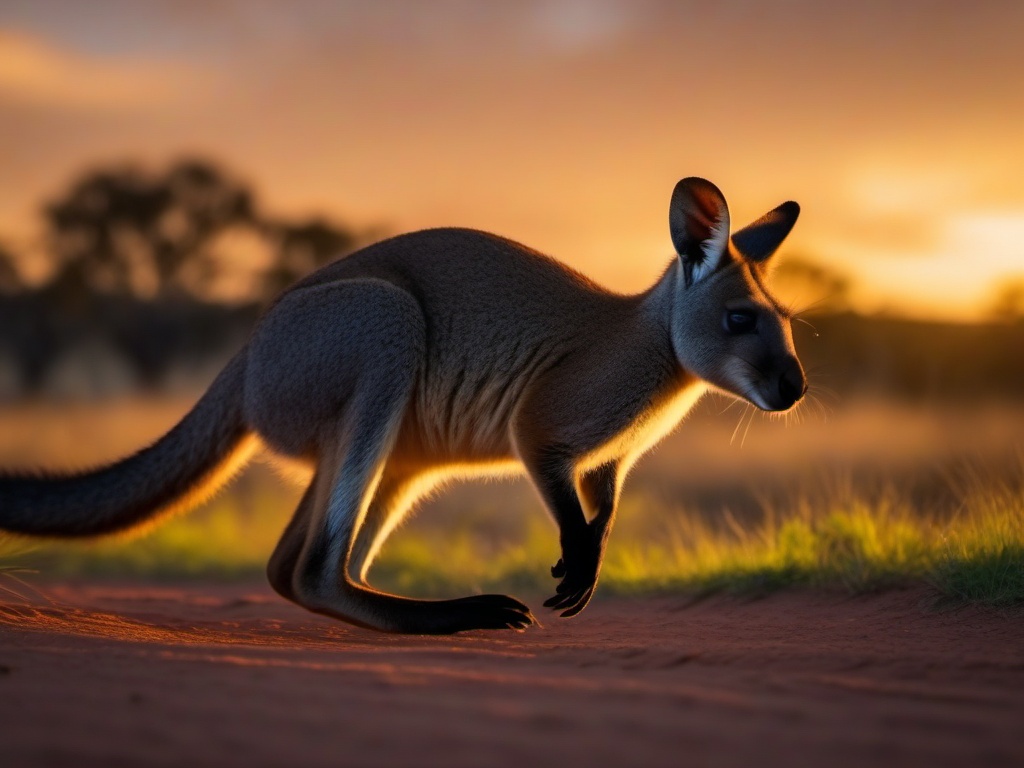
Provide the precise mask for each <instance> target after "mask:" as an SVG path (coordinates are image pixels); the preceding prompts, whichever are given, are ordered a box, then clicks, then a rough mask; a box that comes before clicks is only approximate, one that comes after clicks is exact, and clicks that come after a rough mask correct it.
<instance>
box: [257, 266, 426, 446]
mask: <svg viewBox="0 0 1024 768" xmlns="http://www.w3.org/2000/svg"><path fill="white" fill-rule="evenodd" d="M425 335H426V331H425V325H424V321H423V315H422V313H421V311H420V307H419V305H418V304H417V302H416V300H415V299H414V298H413V297H412V296H411V295H410V294H408V293H407V292H405V291H403V290H402V289H400V288H398V287H396V286H394V285H392V284H390V283H387V282H385V281H383V280H377V279H353V280H339V281H337V282H334V283H327V284H324V285H317V286H311V287H307V288H302V289H298V290H295V291H292V292H291V293H288V294H285V296H284V297H283V298H282V299H281V300H280V301H279V302H278V303H277V304H276V305H274V307H272V308H271V309H270V311H269V312H268V313H267V315H266V316H265V317H264V318H263V320H262V321H261V322H260V323H259V325H258V326H257V328H256V330H255V331H254V333H253V337H252V340H251V341H250V344H249V354H248V367H247V370H246V379H245V408H246V417H247V419H248V421H249V423H250V424H251V426H252V427H253V428H254V429H255V430H256V431H257V432H258V433H259V434H260V436H261V437H262V438H263V440H264V441H265V442H266V443H267V444H268V445H270V446H271V447H272V448H274V449H275V450H278V451H281V452H282V453H285V454H287V455H291V456H305V457H310V458H314V459H315V458H316V454H317V452H318V446H321V445H322V444H323V443H324V441H325V440H327V441H333V440H335V439H336V437H337V434H338V426H337V425H338V423H339V421H343V420H344V416H345V413H346V411H348V410H350V408H351V406H352V403H353V402H354V400H355V398H356V395H357V394H358V393H359V392H362V393H367V392H371V391H373V390H374V389H375V388H384V389H386V388H389V385H391V384H392V382H393V380H394V378H395V377H396V376H397V377H398V378H400V379H403V380H405V381H408V380H410V379H411V378H412V377H413V376H414V375H415V371H416V369H417V367H418V366H419V365H421V364H422V360H423V357H424V354H425Z"/></svg>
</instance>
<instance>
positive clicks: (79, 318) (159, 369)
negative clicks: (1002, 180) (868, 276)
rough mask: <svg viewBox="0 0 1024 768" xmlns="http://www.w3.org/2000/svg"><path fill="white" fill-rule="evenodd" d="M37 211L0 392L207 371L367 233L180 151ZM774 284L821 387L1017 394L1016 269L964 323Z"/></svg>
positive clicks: (828, 277)
mask: <svg viewBox="0 0 1024 768" xmlns="http://www.w3.org/2000/svg"><path fill="white" fill-rule="evenodd" d="M41 213H42V223H43V238H42V249H41V252H40V253H38V254H33V257H34V258H37V259H42V260H43V261H44V262H45V263H44V264H42V265H41V266H42V267H43V269H42V270H38V271H39V272H40V273H41V274H42V275H43V277H42V279H39V278H38V277H37V278H36V279H35V280H33V281H30V280H28V279H27V278H26V274H25V273H26V270H25V269H24V254H19V253H16V252H15V251H14V250H13V249H12V248H11V247H10V246H5V245H4V244H3V243H2V242H0V398H12V397H20V396H25V395H34V394H39V393H42V394H46V395H55V394H69V395H76V396H81V395H85V394H96V393H102V394H112V393H117V392H124V391H126V390H138V389H140V388H141V389H147V388H148V389H158V388H167V387H169V386H172V385H174V384H175V383H177V382H181V383H186V382H190V381H194V380H195V379H197V378H199V379H209V378H210V376H211V375H212V372H213V371H214V370H216V369H217V368H219V367H220V366H221V365H222V364H223V362H224V360H225V359H226V357H227V356H228V355H230V354H231V353H232V352H233V351H234V350H235V349H238V348H239V347H241V346H242V345H243V344H244V342H245V339H246V337H247V335H248V333H249V331H250V329H251V328H252V325H253V323H254V322H255V320H256V318H257V317H258V315H259V312H260V310H261V308H262V307H263V306H265V304H266V303H267V302H268V301H270V300H271V299H273V298H274V297H275V296H276V295H277V294H278V293H280V291H281V290H282V289H284V288H286V287H287V286H288V285H289V284H291V283H293V282H294V281H295V280H297V279H299V278H301V277H302V276H303V275H305V274H307V273H309V272H310V271H312V270H314V269H316V268H317V267H319V266H321V265H323V264H325V263H327V262H329V261H331V260H333V259H335V258H338V257H340V256H343V255H345V254H346V253H348V252H350V251H352V250H354V249H355V248H356V247H358V246H360V245H362V244H363V243H365V242H367V241H368V240H369V238H370V234H369V233H365V232H364V233H360V232H358V231H356V230H355V229H353V228H351V227H349V226H347V225H344V224H340V223H338V222H335V221H330V220H327V219H325V218H309V219H298V220H296V219H289V218H285V217H280V216H275V215H273V214H271V213H269V212H268V211H266V210H264V208H263V207H262V206H261V205H260V203H259V201H258V199H257V197H256V195H255V193H254V191H253V190H252V189H251V188H250V187H249V186H248V185H247V184H246V183H244V182H243V181H241V180H240V179H239V178H238V177H236V176H235V175H234V174H232V173H230V172H228V171H226V170H225V169H224V168H222V167H220V166H219V165H218V164H216V163H214V162H211V161H209V160H202V159H191V158H190V159H183V160H180V161H178V162H175V163H172V164H170V165H169V166H167V167H166V168H163V169H161V170H156V171H154V170H149V169H145V168H141V167H138V166H131V165H120V166H114V167H105V168H97V169H94V170H91V171H88V172H86V173H84V174H82V175H81V176H80V177H78V178H76V179H74V180H73V182H72V183H71V184H70V185H69V186H68V188H67V189H66V190H65V191H64V192H63V193H62V194H61V195H59V196H57V197H56V198H55V199H54V200H52V201H50V202H48V203H47V204H46V205H44V206H43V208H42V211H41ZM36 266H40V265H39V264H37V265H36ZM775 280H776V283H777V286H778V287H779V288H784V289H787V290H788V292H790V293H791V294H792V295H794V296H797V297H799V299H798V300H799V301H801V302H805V303H807V304H809V305H810V306H809V307H807V306H801V305H800V304H798V305H797V309H808V313H809V314H812V315H816V316H814V317H812V318H811V321H812V322H813V325H814V327H815V329H816V330H812V329H811V328H809V327H808V326H806V325H804V324H802V323H798V324H796V325H795V327H794V330H795V332H796V334H797V337H798V339H797V341H798V346H799V349H800V352H801V357H802V358H803V359H804V362H805V363H806V364H807V366H808V367H809V368H810V369H816V373H815V374H813V375H812V377H811V378H812V381H815V380H816V381H819V382H820V383H822V384H823V385H825V386H826V387H827V388H828V389H831V390H835V392H836V395H837V396H845V395H851V394H855V393H861V394H872V395H885V396H896V397H902V398H908V399H913V400H918V399H921V398H925V399H936V398H938V399H954V400H961V399H971V398H977V397H978V396H979V395H982V396H994V397H1007V398H1013V399H1019V398H1021V397H1024V355H1021V354H1020V352H1021V350H1024V322H1022V318H1024V278H1021V279H1017V280H1010V281H1007V282H1006V283H1005V284H1003V285H1002V286H1000V288H999V289H998V291H997V292H996V294H994V297H993V299H994V300H993V303H992V307H991V316H992V319H993V321H994V322H992V323H990V324H987V325H976V326H966V325H957V324H940V323H924V322H917V321H912V320H900V319H895V318H882V317H879V318H868V317H862V316H859V315H856V314H854V313H853V312H851V311H850V307H851V300H850V297H851V285H852V284H851V281H850V279H849V277H848V276H845V275H843V274H842V273H840V272H838V271H836V270H833V269H831V268H827V267H824V266H822V265H821V264H820V263H818V262H816V261H815V260H813V259H806V258H801V257H799V255H797V256H793V255H791V256H790V257H788V258H786V259H784V260H783V261H782V264H781V266H780V267H779V269H778V271H777V273H776V275H775Z"/></svg>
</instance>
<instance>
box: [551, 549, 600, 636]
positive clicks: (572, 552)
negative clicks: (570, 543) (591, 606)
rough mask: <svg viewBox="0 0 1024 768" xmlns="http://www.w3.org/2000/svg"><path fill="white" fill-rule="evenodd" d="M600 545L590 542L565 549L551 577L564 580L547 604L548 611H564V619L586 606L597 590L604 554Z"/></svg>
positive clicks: (553, 568)
mask: <svg viewBox="0 0 1024 768" xmlns="http://www.w3.org/2000/svg"><path fill="white" fill-rule="evenodd" d="M603 550H604V547H603V546H602V544H601V542H600V541H599V540H598V541H588V542H586V545H585V546H579V547H566V546H564V545H563V547H562V553H563V554H562V557H561V559H559V561H558V562H557V563H555V564H554V565H553V566H552V568H551V575H552V576H554V577H555V578H556V579H561V582H560V583H559V585H558V586H557V587H556V588H555V594H554V596H552V597H550V598H548V599H547V600H546V601H545V602H544V607H545V608H551V609H552V610H556V611H559V610H560V611H562V614H561V615H562V616H563V617H564V618H569V617H570V616H575V615H576V614H577V613H579V612H580V611H582V610H583V609H584V608H586V607H587V603H589V602H590V598H591V597H593V596H594V590H595V589H596V588H597V576H598V573H600V570H601V559H602V556H603V554H604V552H603Z"/></svg>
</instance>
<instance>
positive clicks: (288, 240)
mask: <svg viewBox="0 0 1024 768" xmlns="http://www.w3.org/2000/svg"><path fill="white" fill-rule="evenodd" d="M267 230H268V232H269V234H270V236H271V237H272V238H273V239H274V241H275V243H276V246H277V248H276V252H277V257H276V259H275V261H274V264H273V265H272V266H271V268H270V269H268V270H267V272H266V274H265V275H264V281H263V289H262V292H263V295H264V297H265V298H272V297H274V296H276V295H277V294H279V293H280V292H281V291H282V290H284V289H285V288H287V287H288V286H289V285H291V284H292V283H294V282H295V281H296V280H298V279H299V278H301V277H303V276H305V275H307V274H309V273H310V272H312V271H313V270H315V269H317V268H318V267H321V266H323V265H324V264H327V263H329V262H331V261H333V260H334V259H336V258H338V257H339V256H343V255H344V254H346V253H348V252H350V251H351V250H352V249H353V248H354V247H355V245H356V243H357V241H358V238H357V237H356V235H355V234H354V233H353V232H352V231H351V230H348V229H344V228H342V227H340V226H338V225H337V224H333V223H331V222H329V221H326V220H325V219H322V218H314V219H309V220H308V221H303V222H298V223H288V222H277V223H274V224H270V225H268V228H267Z"/></svg>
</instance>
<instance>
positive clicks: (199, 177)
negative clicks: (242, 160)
mask: <svg viewBox="0 0 1024 768" xmlns="http://www.w3.org/2000/svg"><path fill="white" fill-rule="evenodd" d="M41 213H42V220H43V239H42V242H43V247H42V249H41V252H40V253H38V254H33V256H34V257H35V258H37V259H38V258H42V259H43V260H45V262H46V263H45V265H43V266H44V269H43V270H41V271H43V272H45V274H46V277H45V278H44V280H43V281H42V282H41V283H38V282H37V283H35V284H33V283H30V282H29V281H28V280H27V279H26V277H25V276H24V273H25V270H24V266H23V262H22V260H20V259H19V258H17V256H18V254H16V253H15V252H14V251H13V250H12V249H11V248H10V247H4V246H3V245H0V368H3V369H4V370H3V371H0V394H4V393H5V392H6V394H8V395H11V394H25V393H31V392H35V391H38V390H40V389H46V388H47V387H48V380H49V379H50V378H51V374H52V373H53V368H54V366H56V365H59V364H62V361H63V362H64V363H66V361H67V359H68V356H69V355H72V357H73V353H76V352H77V353H78V357H79V358H80V362H81V363H83V364H84V365H85V367H86V368H88V367H89V366H92V368H93V369H94V371H98V368H97V366H102V365H106V364H108V363H109V362H110V360H109V359H106V358H118V362H119V363H120V364H121V365H120V370H121V371H122V372H123V373H125V374H126V377H124V378H126V385H128V384H130V385H131V386H136V385H141V386H144V387H155V386H159V385H160V384H161V383H162V382H164V381H165V380H166V379H167V377H168V375H169V374H170V373H171V372H173V371H174V370H175V369H177V368H180V366H182V365H183V364H185V363H187V364H189V365H192V366H195V365H197V361H201V360H205V359H210V360H211V364H213V363H214V362H215V361H219V360H221V359H223V357H224V355H225V354H227V352H228V351H230V349H231V348H232V347H234V346H238V345H240V344H241V343H242V342H243V340H244V338H245V334H246V333H247V331H248V329H249V328H250V327H251V325H252V323H253V321H254V319H255V317H256V316H257V314H258V312H259V310H260V308H261V306H263V305H264V304H265V303H266V302H267V301H269V300H270V299H271V298H273V297H274V296H276V295H277V294H278V293H280V291H281V290H282V289H284V288H285V287H287V286H288V285H290V284H291V283H293V282H294V281H296V280H297V279H299V278H300V277H302V276H303V275H305V274H307V273H309V272H310V271H312V270H314V269H316V268H317V267H319V266H321V265H323V264H325V263H327V262H329V261H332V260H333V259H335V258H338V257H339V256H343V255H344V254H346V253H348V252H350V251H352V250H353V249H354V248H355V247H357V245H359V244H360V243H361V241H363V240H365V239H366V237H367V236H366V234H365V233H364V234H360V233H359V232H357V231H356V230H354V229H353V228H351V227H349V226H347V225H344V224H340V223H338V222H335V221H330V220H328V219H326V218H308V219H298V220H295V219H288V218H284V217H280V216H275V215H273V214H271V213H269V212H267V211H266V210H264V209H263V208H262V206H261V205H260V204H259V202H258V200H257V198H256V195H255V193H254V191H253V190H252V189H251V188H250V187H249V186H248V185H247V184H246V183H245V182H243V181H241V180H240V179H239V178H238V177H236V176H235V175H233V174H232V173H230V172H228V171H226V170H225V169H223V168H221V167H220V166H219V165H218V164H216V163H214V162H212V161H209V160H205V159H194V158H188V159H182V160H179V161H177V162H174V163H172V164H171V165H169V166H168V167H166V168H164V169H161V170H158V171H154V170H150V169H146V168H142V167H139V166H134V165H120V166H114V167H104V168H97V169H93V170H90V171H88V172H86V173H84V174H82V175H81V176H80V177H78V178H76V179H75V180H73V182H72V183H71V184H70V186H69V187H68V188H67V189H66V190H65V191H64V192H63V193H62V194H61V195H59V196H58V197H57V198H56V199H54V200H52V201H50V202H48V203H47V204H45V205H44V206H43V208H42V211H41ZM36 266H37V267H38V266H39V265H38V264H37V265H36ZM65 367H67V366H65ZM79 367H81V366H79ZM108 367H109V365H108ZM71 368H74V365H72V366H71ZM66 373H67V376H65V378H67V377H68V376H70V380H68V381H65V382H64V383H63V384H61V385H60V387H59V388H63V389H67V390H74V389H75V387H76V383H75V381H73V379H74V375H73V372H66ZM100 375H102V372H100ZM79 378H81V377H79ZM5 383H6V386H4V384H5ZM79 384H80V385H81V388H84V389H89V388H90V385H89V382H79ZM92 388H93V389H95V388H96V386H92ZM100 388H102V386H101V387H100Z"/></svg>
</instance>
